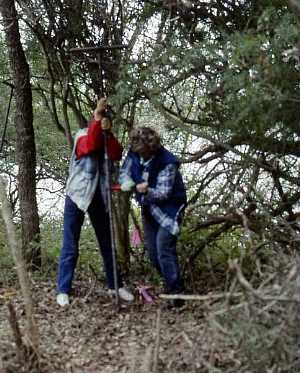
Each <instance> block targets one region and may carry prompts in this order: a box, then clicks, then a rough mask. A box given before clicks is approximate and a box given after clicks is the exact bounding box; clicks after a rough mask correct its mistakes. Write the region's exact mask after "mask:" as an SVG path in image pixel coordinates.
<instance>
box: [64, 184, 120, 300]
mask: <svg viewBox="0 0 300 373" xmlns="http://www.w3.org/2000/svg"><path fill="white" fill-rule="evenodd" d="M88 214H89V217H90V220H91V223H92V226H93V228H94V230H95V233H96V237H97V240H98V243H99V246H100V252H101V255H102V258H103V264H104V271H105V274H106V282H107V286H108V288H110V289H114V287H115V286H114V275H113V259H112V247H111V237H110V226H109V215H108V213H107V212H106V210H105V206H104V203H103V198H102V196H101V192H100V188H99V189H98V190H97V191H96V193H95V195H94V198H93V200H92V202H91V204H90V206H89V208H88ZM83 221H84V212H83V211H82V210H80V209H79V208H78V207H77V205H76V204H75V203H74V202H73V201H72V200H71V199H70V197H68V196H66V200H65V209H64V233H63V246H62V249H61V254H60V259H59V267H58V278H57V290H58V292H59V293H67V294H68V293H70V290H71V286H72V280H73V276H74V271H75V267H76V263H77V259H78V255H79V238H80V232H81V227H82V224H83ZM118 286H119V287H121V286H122V281H121V278H120V274H119V272H118Z"/></svg>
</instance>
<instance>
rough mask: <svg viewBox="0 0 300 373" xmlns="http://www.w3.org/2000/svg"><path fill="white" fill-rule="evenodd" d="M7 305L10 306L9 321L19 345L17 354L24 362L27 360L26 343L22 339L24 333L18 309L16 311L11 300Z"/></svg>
mask: <svg viewBox="0 0 300 373" xmlns="http://www.w3.org/2000/svg"><path fill="white" fill-rule="evenodd" d="M7 307H8V311H9V314H8V321H9V325H10V327H11V330H12V332H13V336H14V340H15V344H16V347H17V356H18V359H19V361H20V362H21V363H24V361H25V345H24V342H23V340H22V335H21V331H20V327H19V323H18V319H17V315H16V311H15V308H14V306H13V304H12V303H11V302H9V303H8V304H7Z"/></svg>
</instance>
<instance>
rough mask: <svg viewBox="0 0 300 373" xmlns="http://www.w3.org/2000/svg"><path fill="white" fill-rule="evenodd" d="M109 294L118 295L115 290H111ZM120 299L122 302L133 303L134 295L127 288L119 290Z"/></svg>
mask: <svg viewBox="0 0 300 373" xmlns="http://www.w3.org/2000/svg"><path fill="white" fill-rule="evenodd" d="M108 294H110V295H115V294H116V291H115V289H109V290H108ZM119 297H120V298H121V299H122V300H125V301H126V302H132V301H133V300H134V296H133V294H132V293H130V291H129V290H127V289H126V288H119Z"/></svg>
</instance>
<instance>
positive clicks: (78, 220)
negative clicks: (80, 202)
mask: <svg viewBox="0 0 300 373" xmlns="http://www.w3.org/2000/svg"><path fill="white" fill-rule="evenodd" d="M83 220H84V213H83V211H81V210H80V209H79V208H78V207H77V206H76V204H75V203H74V202H73V201H72V200H71V199H70V198H69V197H68V196H66V200H65V209H64V232H63V246H62V249H61V254H60V259H59V267H58V277H57V291H58V293H66V294H69V293H70V290H71V286H72V280H73V275H74V271H75V267H76V263H77V259H78V243H79V238H80V231H81V227H82V224H83Z"/></svg>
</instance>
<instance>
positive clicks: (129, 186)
mask: <svg viewBox="0 0 300 373" xmlns="http://www.w3.org/2000/svg"><path fill="white" fill-rule="evenodd" d="M134 186H135V182H134V181H133V180H126V181H124V183H122V184H121V190H122V192H130V191H131V190H132V188H133V187H134Z"/></svg>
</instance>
